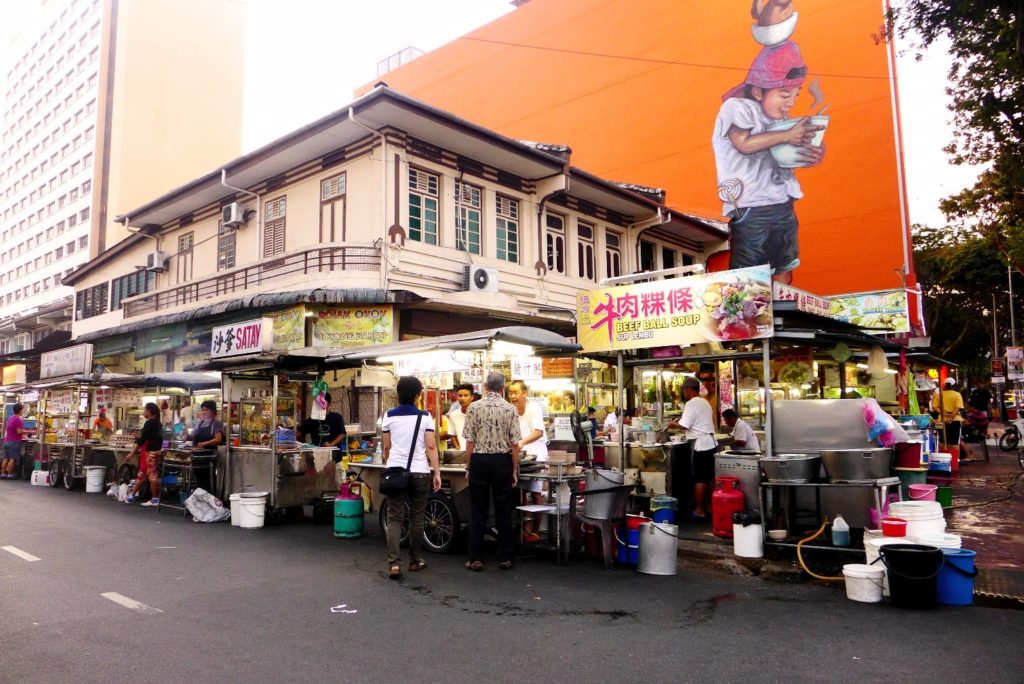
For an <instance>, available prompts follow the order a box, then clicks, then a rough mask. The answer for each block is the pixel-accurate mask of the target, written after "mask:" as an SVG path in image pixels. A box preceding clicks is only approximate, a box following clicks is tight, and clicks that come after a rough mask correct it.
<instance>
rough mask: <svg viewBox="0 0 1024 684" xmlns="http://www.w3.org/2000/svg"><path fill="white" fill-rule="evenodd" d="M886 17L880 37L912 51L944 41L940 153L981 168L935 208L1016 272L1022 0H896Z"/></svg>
mask: <svg viewBox="0 0 1024 684" xmlns="http://www.w3.org/2000/svg"><path fill="white" fill-rule="evenodd" d="M886 19H887V21H886V31H887V34H888V35H889V36H890V37H891V36H898V37H900V38H910V39H911V40H912V41H913V42H912V45H913V47H914V48H915V49H918V50H923V49H924V48H927V47H929V46H931V45H932V44H934V43H935V42H936V41H937V40H939V39H940V38H946V39H948V40H949V41H950V47H949V50H950V53H951V55H952V56H953V58H954V59H953V65H952V67H950V70H949V80H950V86H949V88H948V89H947V92H948V93H949V94H950V95H951V97H952V105H951V107H950V109H951V110H952V112H953V121H954V125H955V130H956V135H955V138H954V140H953V141H952V142H951V143H950V144H949V145H948V146H947V147H946V151H947V152H948V153H949V154H950V158H951V160H952V161H953V162H954V163H956V164H964V163H971V164H986V165H988V166H989V169H988V170H987V171H985V172H984V173H982V175H981V177H980V178H979V179H978V182H977V183H976V184H975V185H974V186H973V187H971V188H968V189H966V190H964V191H962V192H960V193H958V194H956V195H953V196H951V197H948V198H946V199H945V200H943V202H942V203H941V205H940V206H941V208H942V210H943V211H944V212H945V213H946V215H947V216H948V217H949V218H950V219H951V220H953V221H954V222H956V223H957V224H958V225H959V226H961V227H962V228H966V227H970V228H971V230H972V231H973V232H974V234H975V235H979V236H983V237H985V238H987V240H988V241H989V243H990V246H991V247H992V248H994V249H995V250H996V251H997V252H998V253H999V254H1001V255H1002V256H1003V258H1004V259H1005V260H1006V261H1007V262H1009V263H1011V264H1012V265H1013V266H1014V267H1015V268H1016V269H1017V270H1018V271H1020V272H1022V273H1024V269H1022V266H1024V151H1022V150H1024V0H902V2H899V4H898V5H896V6H895V7H894V8H893V9H892V10H890V11H889V12H888V15H887V17H886ZM918 58H921V54H920V52H918Z"/></svg>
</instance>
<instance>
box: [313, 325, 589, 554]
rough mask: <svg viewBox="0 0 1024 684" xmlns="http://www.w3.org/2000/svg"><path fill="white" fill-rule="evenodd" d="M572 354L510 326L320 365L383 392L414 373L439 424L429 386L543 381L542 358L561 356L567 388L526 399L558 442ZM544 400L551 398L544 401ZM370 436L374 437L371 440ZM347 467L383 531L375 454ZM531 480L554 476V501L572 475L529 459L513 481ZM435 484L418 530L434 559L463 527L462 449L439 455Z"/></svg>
mask: <svg viewBox="0 0 1024 684" xmlns="http://www.w3.org/2000/svg"><path fill="white" fill-rule="evenodd" d="M578 350H579V345H577V344H576V343H574V342H572V341H570V340H568V339H566V338H564V337H562V336H561V335H558V334H556V333H552V332H550V331H547V330H542V329H539V328H531V327H525V326H510V327H505V328H493V329H490V330H481V331H478V332H470V333H462V334H458V335H444V336H440V337H430V338H422V339H416V340H407V341H404V342H397V343H394V344H389V345H384V346H379V347H374V348H372V349H366V348H363V349H357V350H350V351H345V352H343V353H340V354H338V355H336V356H332V357H329V358H327V359H326V360H325V367H326V368H328V369H331V368H348V369H359V373H360V376H361V377H365V378H366V379H367V381H369V382H376V383H378V384H381V385H383V386H384V387H385V389H389V388H391V387H393V386H394V382H395V379H396V378H398V377H401V376H405V375H415V376H416V377H418V378H420V379H421V381H422V382H423V385H424V388H425V389H424V397H423V398H424V401H423V406H424V408H426V409H428V410H430V411H431V413H432V414H434V415H435V420H437V419H439V418H440V413H438V412H440V411H441V410H443V408H444V407H442V406H440V404H436V403H431V400H430V393H431V391H432V390H433V389H435V388H443V389H449V388H452V387H454V386H455V385H457V384H459V383H465V382H468V383H471V384H473V385H474V386H476V387H478V388H480V389H481V390H482V389H483V388H482V383H483V381H484V379H485V378H486V377H487V373H488V372H490V371H491V370H502V371H503V372H504V373H505V375H506V378H508V379H510V380H511V379H524V380H525V381H526V382H527V383H530V382H531V380H530V378H532V377H533V375H534V374H535V373H536V374H537V375H540V376H543V370H542V369H543V367H544V360H545V359H551V358H555V357H566V358H568V359H569V364H568V369H564V368H563V369H560V370H559V371H558V372H559V373H560V374H562V375H565V376H566V379H567V380H568V382H561V381H560V382H559V383H558V384H555V383H552V385H550V386H549V387H548V388H544V386H543V383H541V385H540V386H539V387H538V390H537V391H536V392H535V393H533V396H532V397H531V398H530V400H531V401H538V402H543V403H544V404H545V405H546V406H548V407H549V408H550V409H551V410H550V411H548V413H549V416H550V417H551V419H552V428H551V430H552V434H554V435H555V436H561V435H560V434H558V433H557V432H556V429H557V426H559V425H563V424H564V425H566V426H568V425H569V423H570V413H571V412H572V408H571V407H572V406H573V405H574V400H573V396H574V395H572V396H567V394H566V393H567V392H568V393H570V394H572V392H571V388H572V384H571V380H572V367H573V366H572V356H573V355H574V354H575V353H576V352H577V351H578ZM549 364H551V362H550V361H549ZM563 365H564V364H563ZM552 367H553V366H552ZM385 369H386V372H384V373H383V374H382V372H381V371H382V370H385ZM528 369H532V370H528ZM517 372H518V373H519V374H518V375H517ZM550 394H553V395H554V397H553V398H552V397H550V396H548V395H550ZM394 403H395V400H394V398H393V396H391V397H389V398H388V399H386V400H385V401H384V405H383V406H381V411H380V415H379V416H378V421H377V425H378V426H379V425H380V422H379V418H380V417H381V416H382V415H383V412H384V411H385V410H386V409H387V408H390V406H393V405H394ZM559 419H561V420H559ZM438 424H439V420H438ZM570 434H571V433H570ZM376 438H377V439H379V438H380V436H379V434H378V435H377V437H376ZM575 446H576V445H575V441H573V444H572V450H573V452H575V451H576V449H575ZM567 458H572V457H571V456H567ZM349 465H350V468H352V469H353V470H355V471H356V472H357V473H358V477H359V479H360V480H361V481H362V482H364V483H365V485H366V486H367V487H368V488H370V490H371V491H372V492H373V499H374V500H375V501H376V500H379V501H380V502H381V503H380V516H381V526H382V528H383V526H384V525H383V521H384V520H385V518H386V515H387V505H388V502H387V499H386V498H382V497H381V495H380V493H379V489H378V484H379V480H380V473H381V472H382V471H383V470H384V467H385V466H384V463H383V459H382V457H381V455H380V454H379V452H378V453H377V454H375V455H374V456H373V457H370V458H366V457H364V458H363V459H362V460H360V459H357V458H353V459H352V460H351V462H350V464H349ZM531 476H535V477H538V478H546V479H551V478H555V480H556V481H555V482H554V483H553V486H552V495H553V496H556V497H557V496H562V488H561V487H560V486H559V485H561V484H565V483H568V482H569V481H570V479H571V478H572V477H573V476H571V475H570V474H569V473H568V472H567V466H565V465H559V466H557V467H554V466H552V470H550V471H549V470H548V469H544V467H543V466H539V465H538V464H535V463H531V462H530V460H529V459H524V460H522V461H521V463H520V477H521V478H523V479H526V478H529V477H531ZM441 479H442V489H441V491H440V492H438V493H435V494H432V495H431V497H430V499H429V500H428V502H427V511H426V522H425V525H424V531H423V535H424V542H425V544H426V548H427V549H429V550H430V551H433V552H438V553H440V552H444V551H447V550H449V549H450V548H451V547H452V545H453V544H454V543H455V540H456V538H457V536H458V533H459V530H460V529H461V526H462V525H463V524H464V523H467V522H468V521H469V512H470V505H469V489H468V487H469V483H468V480H467V477H466V468H465V451H463V450H461V449H445V450H444V451H443V455H442V463H441ZM576 479H578V476H577V477H576ZM558 510H559V511H560V510H561V507H558ZM559 522H560V521H559ZM404 534H407V532H405V533H404ZM555 536H556V541H557V540H558V539H560V535H555Z"/></svg>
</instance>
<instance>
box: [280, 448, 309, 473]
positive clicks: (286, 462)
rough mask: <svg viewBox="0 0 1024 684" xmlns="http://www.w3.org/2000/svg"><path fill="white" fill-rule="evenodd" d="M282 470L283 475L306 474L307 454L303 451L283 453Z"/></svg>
mask: <svg viewBox="0 0 1024 684" xmlns="http://www.w3.org/2000/svg"><path fill="white" fill-rule="evenodd" d="M280 470H281V474H282V475H305V474H306V457H305V455H304V454H302V453H301V452H299V453H296V454H281V465H280Z"/></svg>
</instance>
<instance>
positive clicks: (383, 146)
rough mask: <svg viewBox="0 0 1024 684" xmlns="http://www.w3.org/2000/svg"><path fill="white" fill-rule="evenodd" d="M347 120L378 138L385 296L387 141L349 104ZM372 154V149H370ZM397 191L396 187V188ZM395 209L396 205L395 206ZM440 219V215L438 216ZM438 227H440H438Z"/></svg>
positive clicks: (386, 269)
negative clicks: (357, 115) (359, 117)
mask: <svg viewBox="0 0 1024 684" xmlns="http://www.w3.org/2000/svg"><path fill="white" fill-rule="evenodd" d="M348 120H349V121H351V122H352V123H354V124H355V125H357V126H359V127H361V128H364V129H366V130H367V131H369V132H370V135H374V136H377V137H378V138H380V169H381V184H380V197H381V203H380V204H381V215H380V220H381V227H382V229H383V230H382V231H381V236H380V256H381V265H380V289H381V291H382V292H384V293H385V297H386V295H387V291H388V264H389V262H388V261H387V258H386V257H385V255H384V252H385V251H386V250H387V246H388V238H387V228H386V227H385V226H387V223H388V141H387V139H386V138H385V137H384V134H383V133H381V132H380V131H378V130H377V129H376V128H374V127H373V126H370V125H368V124H366V123H363V122H362V121H360V120H359V119H357V118H356V113H355V110H354V109H353V108H352V107H351V106H350V107H349V108H348ZM371 156H372V149H371ZM396 192H397V189H396ZM396 210H397V207H396ZM438 218H439V219H440V217H438ZM439 229H440V228H439Z"/></svg>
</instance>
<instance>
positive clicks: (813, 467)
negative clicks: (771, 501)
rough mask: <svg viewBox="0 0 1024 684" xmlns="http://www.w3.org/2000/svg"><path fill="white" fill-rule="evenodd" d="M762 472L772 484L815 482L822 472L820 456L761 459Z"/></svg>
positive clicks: (783, 455)
mask: <svg viewBox="0 0 1024 684" xmlns="http://www.w3.org/2000/svg"><path fill="white" fill-rule="evenodd" d="M761 470H762V471H764V476H765V479H767V480H769V481H771V482H814V481H815V480H817V479H818V473H819V471H820V470H821V456H820V455H818V454H778V455H777V456H772V457H768V456H764V457H762V458H761Z"/></svg>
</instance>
